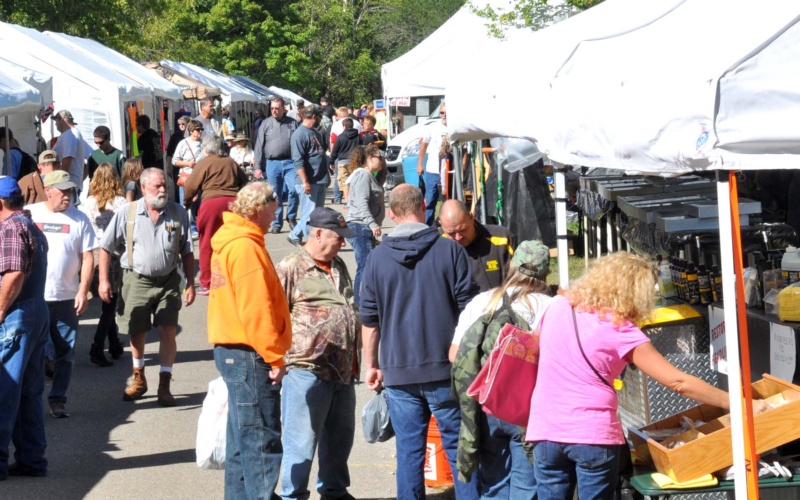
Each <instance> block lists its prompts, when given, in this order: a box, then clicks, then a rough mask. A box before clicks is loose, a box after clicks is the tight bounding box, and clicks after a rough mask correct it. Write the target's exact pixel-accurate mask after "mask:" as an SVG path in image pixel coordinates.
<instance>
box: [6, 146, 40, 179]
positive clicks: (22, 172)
mask: <svg viewBox="0 0 800 500" xmlns="http://www.w3.org/2000/svg"><path fill="white" fill-rule="evenodd" d="M11 149H15V150H17V151H19V153H20V154H21V155H22V162H21V163H20V165H19V175H18V176H17V180H20V179H22V178H23V177H25V176H26V175H28V174H30V173H31V172H36V171H38V170H39V164H38V163H36V160H35V159H34V158H33V156H31V155H29V154H28V153H26V152H25V151H23V150H21V149H19V148H11Z"/></svg>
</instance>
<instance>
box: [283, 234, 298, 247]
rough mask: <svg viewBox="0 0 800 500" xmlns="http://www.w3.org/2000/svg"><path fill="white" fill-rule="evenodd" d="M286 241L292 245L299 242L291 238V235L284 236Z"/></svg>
mask: <svg viewBox="0 0 800 500" xmlns="http://www.w3.org/2000/svg"><path fill="white" fill-rule="evenodd" d="M286 241H288V242H289V243H291V244H292V245H293V246H297V245H300V244H301V243H300V242H299V241H297V240H295V239H292V237H291V236H287V237H286Z"/></svg>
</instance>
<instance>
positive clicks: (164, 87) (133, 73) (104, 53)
mask: <svg viewBox="0 0 800 500" xmlns="http://www.w3.org/2000/svg"><path fill="white" fill-rule="evenodd" d="M44 34H45V35H47V36H48V37H50V38H53V39H55V40H57V41H58V42H60V43H63V44H64V45H66V46H68V47H70V48H71V49H73V50H75V51H77V52H80V53H81V54H83V55H85V56H86V57H88V58H90V59H93V60H94V61H96V62H98V63H101V64H103V65H105V66H108V67H110V68H111V69H113V70H114V71H116V72H117V73H119V74H121V75H123V76H125V77H127V78H129V79H131V80H133V81H136V82H138V83H139V84H141V85H143V86H149V87H150V88H151V89H152V90H153V92H154V93H155V95H156V96H158V97H161V98H163V99H172V100H178V99H180V98H181V89H179V88H178V87H177V86H176V85H174V84H172V83H171V82H170V81H168V80H167V79H165V78H163V77H161V76H159V75H154V74H153V73H152V72H151V71H147V69H145V68H144V67H143V66H142V65H141V64H139V63H137V62H136V61H134V60H133V59H130V58H129V57H127V56H124V55H122V54H120V53H119V52H117V51H116V50H113V49H111V48H109V47H106V46H105V45H103V44H101V43H100V42H97V41H95V40H90V39H88V38H79V37H76V36H71V35H67V34H64V33H54V32H52V31H45V32H44Z"/></svg>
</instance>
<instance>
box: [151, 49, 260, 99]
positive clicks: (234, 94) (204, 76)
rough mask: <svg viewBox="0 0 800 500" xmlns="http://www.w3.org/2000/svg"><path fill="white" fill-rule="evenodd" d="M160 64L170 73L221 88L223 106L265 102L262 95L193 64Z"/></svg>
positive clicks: (160, 62) (226, 77) (172, 62)
mask: <svg viewBox="0 0 800 500" xmlns="http://www.w3.org/2000/svg"><path fill="white" fill-rule="evenodd" d="M159 64H161V66H163V67H165V68H167V69H168V70H170V71H173V72H175V73H180V74H181V75H185V76H188V77H189V78H191V79H193V80H197V81H199V82H203V83H204V84H206V85H211V86H214V87H217V88H219V89H220V90H221V91H222V105H223V106H229V105H230V104H231V103H234V102H242V101H243V102H259V101H261V100H263V98H262V97H261V96H260V95H258V94H256V93H255V92H253V91H251V90H250V89H247V88H245V87H243V86H242V85H240V84H238V83H236V82H235V81H233V80H232V79H230V78H229V77H228V76H225V75H223V74H221V73H213V72H211V71H209V70H207V69H206V68H202V67H200V66H196V65H194V64H191V63H187V62H178V61H170V60H168V59H162V60H161V61H159Z"/></svg>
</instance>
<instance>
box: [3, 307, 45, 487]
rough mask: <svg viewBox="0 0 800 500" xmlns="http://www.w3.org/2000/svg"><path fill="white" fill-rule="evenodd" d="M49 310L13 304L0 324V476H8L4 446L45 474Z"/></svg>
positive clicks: (24, 462)
mask: <svg viewBox="0 0 800 500" xmlns="http://www.w3.org/2000/svg"><path fill="white" fill-rule="evenodd" d="M48 322H49V319H48V316H47V309H46V308H45V306H44V301H43V300H42V299H28V300H25V301H20V302H19V303H17V307H15V308H13V309H11V310H10V311H9V312H8V315H7V316H6V317H5V319H4V320H3V322H2V323H0V476H2V477H5V476H6V475H7V474H8V445H9V443H10V442H11V441H12V440H13V442H14V449H15V451H14V459H15V460H16V461H17V463H18V464H20V465H24V466H26V467H29V468H31V469H33V470H34V471H37V472H47V459H45V457H44V450H45V448H46V447H47V441H46V439H45V432H44V404H43V402H42V394H43V393H44V370H43V369H42V363H44V345H45V343H46V342H47V336H48V328H47V327H48Z"/></svg>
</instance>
